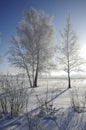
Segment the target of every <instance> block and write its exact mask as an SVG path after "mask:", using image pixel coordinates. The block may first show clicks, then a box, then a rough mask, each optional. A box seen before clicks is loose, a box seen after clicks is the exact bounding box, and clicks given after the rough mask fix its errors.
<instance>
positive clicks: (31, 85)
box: [26, 67, 32, 88]
mask: <svg viewBox="0 0 86 130" xmlns="http://www.w3.org/2000/svg"><path fill="white" fill-rule="evenodd" d="M26 73H27V76H28V79H29V83H30V87H31V88H32V82H31V78H30V75H29V72H28V69H27V67H26Z"/></svg>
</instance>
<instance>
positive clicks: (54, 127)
mask: <svg viewBox="0 0 86 130" xmlns="http://www.w3.org/2000/svg"><path fill="white" fill-rule="evenodd" d="M39 81H40V82H38V83H39V84H38V87H37V88H34V89H30V88H29V89H27V91H28V95H29V104H28V112H29V113H31V114H32V115H33V118H32V120H33V122H35V121H37V122H38V126H39V127H37V128H35V127H34V128H33V130H86V112H81V113H78V112H74V110H73V109H72V108H71V103H70V93H71V91H72V90H75V89H77V90H78V92H79V97H80V98H82V97H83V94H84V92H85V90H86V80H85V79H84V80H83V79H81V80H80V79H75V80H72V88H71V89H68V88H67V80H64V79H61V80H59V79H48V80H47V79H40V80H39ZM46 93H47V94H46ZM45 101H46V102H47V103H48V104H50V105H51V104H52V105H53V108H55V111H54V113H53V114H46V113H44V115H43V117H39V116H38V115H39V114H38V113H39V111H40V109H39V105H40V102H41V103H44V102H45ZM25 113H26V110H25ZM28 126H29V125H28V120H27V117H26V114H24V113H21V114H20V115H19V116H14V117H10V116H7V117H4V116H3V117H0V130H30V129H29V127H28Z"/></svg>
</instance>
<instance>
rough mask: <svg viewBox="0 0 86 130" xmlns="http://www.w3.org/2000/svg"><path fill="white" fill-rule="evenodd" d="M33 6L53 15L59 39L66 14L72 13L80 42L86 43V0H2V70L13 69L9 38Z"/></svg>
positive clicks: (0, 22) (72, 19) (0, 8)
mask: <svg viewBox="0 0 86 130" xmlns="http://www.w3.org/2000/svg"><path fill="white" fill-rule="evenodd" d="M32 7H33V8H35V9H37V10H43V11H44V12H45V13H46V14H48V15H49V16H53V22H54V25H55V27H56V31H57V39H58V36H59V30H61V29H62V28H63V27H64V24H65V20H66V16H67V15H68V14H69V13H70V15H71V21H72V24H73V28H74V30H75V31H76V33H77V35H78V39H79V43H80V44H86V36H85V35H86V16H85V15H86V0H0V32H1V34H2V38H1V39H0V53H1V55H2V56H3V57H4V58H3V63H2V64H1V65H0V66H1V67H0V71H1V72H9V70H10V69H11V71H13V70H12V69H13V68H11V67H10V66H9V64H8V62H7V57H6V52H7V51H8V45H9V39H10V37H11V36H12V35H16V27H17V26H19V22H20V21H21V20H22V17H23V12H24V11H25V10H29V9H30V8H32Z"/></svg>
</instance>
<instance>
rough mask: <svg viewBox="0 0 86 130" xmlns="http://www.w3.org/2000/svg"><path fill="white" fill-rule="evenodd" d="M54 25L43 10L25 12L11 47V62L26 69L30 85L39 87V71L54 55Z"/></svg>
mask: <svg viewBox="0 0 86 130" xmlns="http://www.w3.org/2000/svg"><path fill="white" fill-rule="evenodd" d="M53 38H54V26H53V24H52V21H51V18H50V17H49V16H47V15H45V13H43V12H42V11H37V10H35V9H31V10H30V11H27V12H25V14H24V17H23V20H22V21H21V23H20V26H19V27H18V28H17V36H15V37H14V36H13V37H12V39H11V44H10V47H9V62H10V63H11V64H13V65H15V66H16V67H19V68H22V69H24V70H25V71H26V73H27V76H28V78H29V82H30V87H37V80H38V74H39V72H41V71H43V70H44V69H46V68H47V66H48V65H49V62H50V59H51V57H52V47H53Z"/></svg>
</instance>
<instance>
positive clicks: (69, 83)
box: [68, 72, 71, 88]
mask: <svg viewBox="0 0 86 130" xmlns="http://www.w3.org/2000/svg"><path fill="white" fill-rule="evenodd" d="M68 88H71V81H70V72H68Z"/></svg>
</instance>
